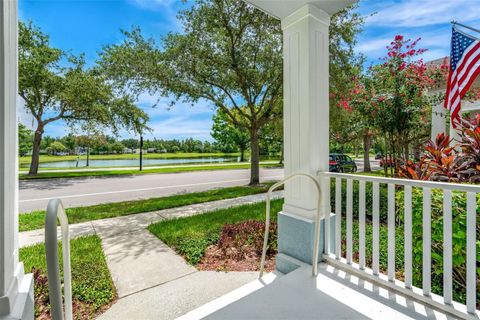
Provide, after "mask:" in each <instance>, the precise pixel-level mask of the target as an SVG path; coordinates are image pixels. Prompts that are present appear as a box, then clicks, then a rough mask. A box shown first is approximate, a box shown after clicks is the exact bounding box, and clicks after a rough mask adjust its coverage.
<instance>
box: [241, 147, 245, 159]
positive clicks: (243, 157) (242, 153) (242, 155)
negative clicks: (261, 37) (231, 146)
mask: <svg viewBox="0 0 480 320" xmlns="http://www.w3.org/2000/svg"><path fill="white" fill-rule="evenodd" d="M244 161H245V148H244V147H240V162H244Z"/></svg>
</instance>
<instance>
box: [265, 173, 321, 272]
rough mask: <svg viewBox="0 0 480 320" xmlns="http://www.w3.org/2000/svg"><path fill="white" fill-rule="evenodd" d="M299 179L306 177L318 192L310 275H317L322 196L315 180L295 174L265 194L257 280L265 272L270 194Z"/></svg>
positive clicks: (302, 174)
mask: <svg viewBox="0 0 480 320" xmlns="http://www.w3.org/2000/svg"><path fill="white" fill-rule="evenodd" d="M299 177H306V178H309V179H310V180H312V181H313V183H314V184H315V186H316V187H317V191H318V203H317V216H316V218H315V234H314V243H313V257H312V275H313V276H316V275H317V273H318V270H317V269H318V246H319V242H320V208H321V204H322V194H321V188H320V183H319V182H318V181H317V179H315V177H313V176H311V175H309V174H306V173H295V174H292V175H291V176H289V177H287V178H285V179H283V180H282V181H279V182H277V183H275V184H273V185H272V186H271V187H270V188H269V189H268V192H267V196H266V210H265V211H266V212H265V235H264V238H263V249H262V260H261V261H260V275H259V278H261V277H262V276H263V272H264V270H265V258H266V255H267V246H268V236H269V233H270V199H271V196H272V192H273V191H274V190H275V189H277V188H278V187H280V186H282V185H284V184H285V183H286V182H288V181H290V180H292V179H294V178H299Z"/></svg>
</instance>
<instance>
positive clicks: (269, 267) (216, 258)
mask: <svg viewBox="0 0 480 320" xmlns="http://www.w3.org/2000/svg"><path fill="white" fill-rule="evenodd" d="M232 250H234V249H232ZM260 259H261V255H257V254H256V253H255V252H254V250H252V251H251V252H250V254H247V255H245V256H244V257H243V259H237V258H231V256H228V255H224V253H223V249H220V248H219V247H218V245H213V246H210V247H208V248H207V250H205V255H204V256H203V259H202V260H201V261H200V263H199V264H197V268H198V269H199V270H214V271H259V270H260ZM265 270H266V271H268V272H271V271H274V270H275V256H274V255H270V256H268V257H267V259H266V261H265Z"/></svg>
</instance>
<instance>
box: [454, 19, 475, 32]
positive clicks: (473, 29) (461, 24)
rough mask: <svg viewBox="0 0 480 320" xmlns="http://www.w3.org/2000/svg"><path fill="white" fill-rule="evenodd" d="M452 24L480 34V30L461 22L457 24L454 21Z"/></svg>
mask: <svg viewBox="0 0 480 320" xmlns="http://www.w3.org/2000/svg"><path fill="white" fill-rule="evenodd" d="M452 24H453V25H457V26H460V27H464V28H467V29H469V30H472V31H475V32H478V33H480V30H479V29H475V28H472V27H469V26H467V25H464V24H463V23H460V22H457V21H452Z"/></svg>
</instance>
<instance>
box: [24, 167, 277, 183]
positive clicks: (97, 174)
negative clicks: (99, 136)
mask: <svg viewBox="0 0 480 320" xmlns="http://www.w3.org/2000/svg"><path fill="white" fill-rule="evenodd" d="M260 167H262V168H281V167H283V165H280V164H271V163H269V164H260ZM249 168H250V164H249V163H241V164H233V165H221V164H220V165H198V166H185V167H181V166H179V167H175V168H156V169H148V168H145V169H144V170H143V171H139V170H138V169H137V168H135V169H127V170H98V171H74V172H40V173H38V174H37V175H35V176H29V175H28V174H20V175H19V179H20V180H29V179H55V178H78V177H103V176H118V175H137V174H151V173H177V172H189V171H203V170H232V169H249Z"/></svg>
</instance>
